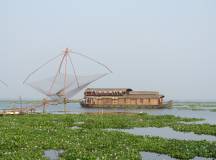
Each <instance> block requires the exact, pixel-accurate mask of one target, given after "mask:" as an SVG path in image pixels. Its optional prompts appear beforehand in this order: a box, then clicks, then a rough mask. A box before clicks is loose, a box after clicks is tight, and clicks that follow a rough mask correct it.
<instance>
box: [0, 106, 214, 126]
mask: <svg viewBox="0 0 216 160" xmlns="http://www.w3.org/2000/svg"><path fill="white" fill-rule="evenodd" d="M14 105H15V106H17V107H18V106H19V104H14ZM197 105H200V104H199V103H198V104H197ZM8 106H11V104H10V103H7V102H0V110H1V109H2V108H9V107H8ZM42 110H43V109H42V108H40V109H37V111H38V112H42ZM46 110H47V112H48V113H53V114H63V113H64V105H62V104H58V105H50V106H49V107H48V108H47V109H46ZM86 112H104V113H105V112H130V113H148V114H152V115H174V116H179V117H187V118H202V119H205V120H204V121H202V122H200V123H208V124H216V112H212V111H209V110H188V109H184V108H182V107H181V106H180V105H178V106H174V107H173V108H171V109H150V108H148V109H147V108H139V109H137V108H136V109H132V108H130V109H128V108H127V109H126V108H83V107H81V106H80V104H78V103H70V104H67V113H68V114H70V113H73V114H80V113H86Z"/></svg>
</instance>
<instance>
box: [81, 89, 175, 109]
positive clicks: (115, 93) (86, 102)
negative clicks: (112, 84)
mask: <svg viewBox="0 0 216 160" xmlns="http://www.w3.org/2000/svg"><path fill="white" fill-rule="evenodd" d="M163 98H164V95H160V94H159V92H155V91H133V90H132V89H130V88H88V89H86V90H85V92H84V98H83V99H82V100H81V101H80V104H81V105H82V106H83V107H97V108H100V107H101V108H170V107H172V104H173V102H172V101H169V102H166V103H164V102H163Z"/></svg>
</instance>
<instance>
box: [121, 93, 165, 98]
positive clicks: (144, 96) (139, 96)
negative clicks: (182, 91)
mask: <svg viewBox="0 0 216 160" xmlns="http://www.w3.org/2000/svg"><path fill="white" fill-rule="evenodd" d="M125 97H129V98H150V99H158V98H163V97H164V96H163V95H159V94H158V95H153V94H152V95H150V94H149V95H148V94H146V95H144V94H137V95H135V94H134V95H133V94H129V95H126V96H125Z"/></svg>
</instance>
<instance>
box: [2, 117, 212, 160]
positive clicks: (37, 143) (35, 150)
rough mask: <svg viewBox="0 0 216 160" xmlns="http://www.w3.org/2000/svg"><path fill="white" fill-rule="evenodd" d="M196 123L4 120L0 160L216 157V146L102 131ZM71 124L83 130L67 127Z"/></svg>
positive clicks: (143, 119) (120, 119) (168, 120)
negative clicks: (57, 153) (49, 155)
mask: <svg viewBox="0 0 216 160" xmlns="http://www.w3.org/2000/svg"><path fill="white" fill-rule="evenodd" d="M196 120H197V119H188V118H179V117H174V116H152V115H147V114H126V115H125V114H112V115H109V114H108V115H88V114H81V115H49V114H45V115H24V116H2V117H0V159H4V160H19V159H45V157H43V153H44V151H45V150H48V149H56V150H59V149H62V150H64V153H63V155H62V157H61V158H62V159H86V160H87V159H106V160H112V159H122V160H123V159H132V160H133V159H134V160H135V159H140V155H139V152H141V151H150V152H156V153H164V154H168V155H170V156H172V157H175V158H179V159H191V158H193V157H195V156H201V157H213V158H216V142H207V141H182V140H174V139H172V140H168V139H163V138H159V137H149V136H147V137H143V136H134V135H130V134H127V133H122V132H116V131H104V130H103V128H121V127H123V128H125V127H128V128H131V127H136V126H143V127H145V126H153V125H154V126H157V127H163V126H166V125H177V124H178V123H179V122H181V121H185V122H190V121H196ZM80 122H82V123H80ZM72 126H80V127H82V128H80V129H71V128H70V127H72ZM192 129H193V128H192ZM203 129H204V128H203ZM210 129H211V130H212V129H214V128H210Z"/></svg>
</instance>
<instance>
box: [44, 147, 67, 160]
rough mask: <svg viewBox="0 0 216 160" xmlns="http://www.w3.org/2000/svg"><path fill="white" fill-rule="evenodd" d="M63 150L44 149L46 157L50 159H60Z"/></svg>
mask: <svg viewBox="0 0 216 160" xmlns="http://www.w3.org/2000/svg"><path fill="white" fill-rule="evenodd" d="M63 152H64V151H63V150H53V149H50V150H46V151H44V157H46V158H48V159H49V160H59V157H60V155H61V154H63Z"/></svg>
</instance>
